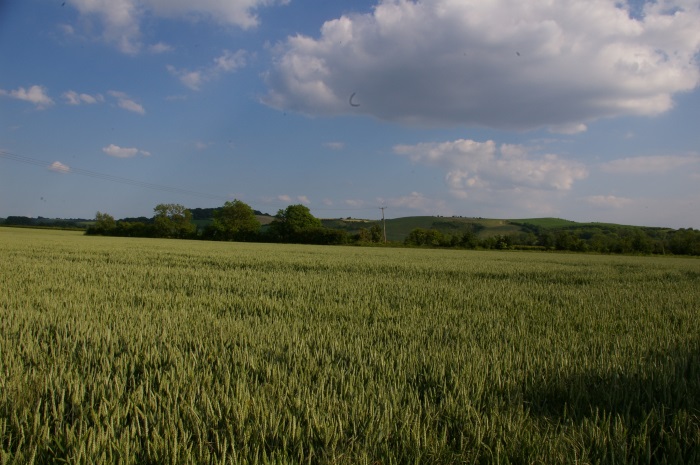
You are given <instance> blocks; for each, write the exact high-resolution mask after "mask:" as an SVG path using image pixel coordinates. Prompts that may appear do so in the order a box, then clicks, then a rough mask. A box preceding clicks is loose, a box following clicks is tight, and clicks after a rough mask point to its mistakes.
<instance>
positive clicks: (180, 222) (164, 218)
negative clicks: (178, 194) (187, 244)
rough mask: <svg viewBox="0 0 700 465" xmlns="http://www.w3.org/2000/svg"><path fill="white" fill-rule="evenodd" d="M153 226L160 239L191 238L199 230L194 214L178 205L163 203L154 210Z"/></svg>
mask: <svg viewBox="0 0 700 465" xmlns="http://www.w3.org/2000/svg"><path fill="white" fill-rule="evenodd" d="M153 211H154V213H155V215H154V217H153V224H154V229H155V234H156V236H158V237H178V238H185V237H190V236H192V234H194V232H195V231H196V230H197V228H196V226H195V225H194V224H193V223H192V213H190V211H189V210H188V209H186V208H185V207H183V206H182V205H180V204H176V203H161V204H159V205H157V206H156V208H154V209H153Z"/></svg>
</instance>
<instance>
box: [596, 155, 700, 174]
mask: <svg viewBox="0 0 700 465" xmlns="http://www.w3.org/2000/svg"><path fill="white" fill-rule="evenodd" d="M697 164H700V155H695V154H691V155H656V156H648V157H629V158H620V159H618V160H613V161H610V162H607V163H603V164H602V165H601V166H600V168H601V170H602V171H603V172H606V173H613V174H659V173H666V172H668V171H672V170H674V169H677V168H682V167H687V166H691V165H697Z"/></svg>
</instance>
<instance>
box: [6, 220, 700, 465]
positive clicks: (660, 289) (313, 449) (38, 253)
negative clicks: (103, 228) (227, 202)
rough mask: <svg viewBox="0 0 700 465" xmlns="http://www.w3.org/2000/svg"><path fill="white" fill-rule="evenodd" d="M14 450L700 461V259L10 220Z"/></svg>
mask: <svg viewBox="0 0 700 465" xmlns="http://www.w3.org/2000/svg"><path fill="white" fill-rule="evenodd" d="M0 257H2V260H0V289H1V292H0V463H1V464H13V463H16V464H26V463H34V464H49V463H72V464H101V463H104V464H107V463H109V464H111V463H123V464H161V463H169V464H189V463H193V464H194V463H201V464H228V463H241V464H244V463H295V464H297V463H311V464H379V463H381V464H392V463H393V464H406V463H425V464H427V463H438V464H453V463H466V464H471V463H476V464H492V463H501V464H531V463H532V464H562V463H576V464H607V463H616V464H632V463H634V464H648V463H654V464H656V463H669V464H687V463H700V260H698V259H688V258H671V257H629V256H603V255H582V254H575V255H574V254H554V253H536V254H535V253H527V252H513V251H509V252H495V251H458V250H425V249H399V248H360V247H330V246H326V247H323V246H301V245H280V244H252V243H223V242H204V241H184V240H161V239H126V238H112V237H100V236H83V235H81V234H80V233H76V232H70V231H53V230H30V229H15V228H0Z"/></svg>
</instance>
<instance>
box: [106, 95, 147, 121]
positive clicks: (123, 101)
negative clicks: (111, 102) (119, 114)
mask: <svg viewBox="0 0 700 465" xmlns="http://www.w3.org/2000/svg"><path fill="white" fill-rule="evenodd" d="M108 94H109V95H111V96H112V97H114V98H115V99H117V106H119V108H122V109H124V110H127V111H132V112H134V113H138V114H140V115H145V114H146V110H145V108H143V105H141V104H140V103H137V102H136V101H134V100H133V99H132V98H131V97H129V96H128V95H127V94H126V93H124V92H119V91H116V90H110V91H109V92H108Z"/></svg>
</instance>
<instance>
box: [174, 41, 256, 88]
mask: <svg viewBox="0 0 700 465" xmlns="http://www.w3.org/2000/svg"><path fill="white" fill-rule="evenodd" d="M246 57H247V52H246V51H245V50H238V51H236V52H231V51H230V50H224V51H223V53H222V54H221V55H220V56H218V57H216V58H214V59H213V60H212V63H211V64H210V65H209V66H206V67H204V68H201V69H198V70H195V71H191V70H188V69H178V68H176V67H175V66H173V65H168V66H167V67H166V68H167V70H168V72H170V74H172V75H174V76H177V77H178V79H180V82H181V83H182V84H184V85H185V86H187V87H189V88H190V89H192V90H199V89H200V88H201V86H202V84H204V83H205V82H207V81H211V80H213V79H215V78H217V77H218V76H219V75H221V74H223V73H233V72H235V71H236V70H238V69H240V68H243V67H245V65H246Z"/></svg>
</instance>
